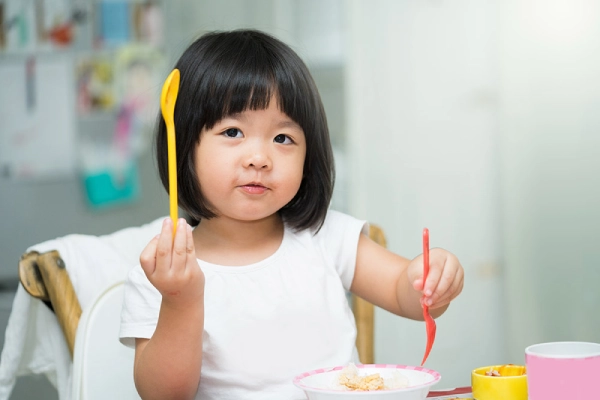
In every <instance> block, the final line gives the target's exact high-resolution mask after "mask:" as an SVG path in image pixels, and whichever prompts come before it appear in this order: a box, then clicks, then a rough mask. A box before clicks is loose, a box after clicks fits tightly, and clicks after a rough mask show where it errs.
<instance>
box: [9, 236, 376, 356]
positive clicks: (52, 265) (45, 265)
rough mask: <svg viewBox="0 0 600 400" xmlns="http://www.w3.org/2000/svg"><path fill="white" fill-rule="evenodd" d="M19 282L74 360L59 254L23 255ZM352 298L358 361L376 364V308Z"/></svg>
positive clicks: (69, 290) (75, 306)
mask: <svg viewBox="0 0 600 400" xmlns="http://www.w3.org/2000/svg"><path fill="white" fill-rule="evenodd" d="M369 236H370V238H371V239H372V240H373V241H375V242H376V243H378V244H380V245H381V246H384V247H385V246H386V239H385V235H384V233H383V231H382V229H381V228H380V227H379V226H377V225H370V229H369ZM19 279H20V281H21V284H22V285H23V287H24V288H25V290H26V291H27V292H28V293H29V294H30V295H31V296H33V297H35V298H38V299H40V300H42V301H43V302H44V303H45V304H46V305H47V306H48V307H50V308H51V309H52V310H53V311H54V313H55V314H56V317H57V319H58V323H59V325H60V327H61V329H62V331H63V333H64V335H65V339H66V341H67V345H68V348H69V351H70V352H71V357H73V351H74V348H75V335H76V332H77V326H78V324H79V319H80V318H81V306H80V304H79V301H78V300H77V296H76V294H75V290H74V288H73V285H72V283H71V280H70V279H69V275H68V273H67V270H66V269H65V263H64V261H63V260H62V258H61V257H60V254H59V253H58V251H55V250H53V251H49V252H46V253H42V254H40V253H38V252H35V251H33V252H29V253H25V254H23V255H22V256H21V260H20V261H19ZM351 297H352V300H351V301H352V310H353V312H354V317H355V320H356V328H357V337H356V347H357V350H358V354H359V359H360V362H361V363H363V364H373V363H374V306H373V304H371V303H369V302H367V301H366V300H364V299H361V298H360V297H357V296H355V295H352V296H351Z"/></svg>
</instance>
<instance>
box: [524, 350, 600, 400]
mask: <svg viewBox="0 0 600 400" xmlns="http://www.w3.org/2000/svg"><path fill="white" fill-rule="evenodd" d="M525 364H526V367H527V386H528V391H529V400H549V399H596V398H599V396H600V392H599V385H598V379H600V378H599V377H600V344H599V343H587V342H554V343H541V344H535V345H533V346H529V347H527V348H526V349H525Z"/></svg>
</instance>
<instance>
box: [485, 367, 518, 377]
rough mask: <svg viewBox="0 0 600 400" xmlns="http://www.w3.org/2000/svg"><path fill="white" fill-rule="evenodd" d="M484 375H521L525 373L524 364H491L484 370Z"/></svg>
mask: <svg viewBox="0 0 600 400" xmlns="http://www.w3.org/2000/svg"><path fill="white" fill-rule="evenodd" d="M485 374H486V376H521V375H525V374H526V369H525V366H523V365H514V364H505V365H500V366H498V367H495V368H494V366H492V367H490V369H489V370H487V371H485Z"/></svg>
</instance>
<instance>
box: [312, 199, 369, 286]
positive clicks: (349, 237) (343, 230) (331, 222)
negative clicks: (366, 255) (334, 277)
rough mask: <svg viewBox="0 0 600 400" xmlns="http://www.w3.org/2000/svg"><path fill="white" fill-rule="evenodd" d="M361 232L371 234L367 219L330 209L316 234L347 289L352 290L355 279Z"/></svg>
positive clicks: (322, 248)
mask: <svg viewBox="0 0 600 400" xmlns="http://www.w3.org/2000/svg"><path fill="white" fill-rule="evenodd" d="M361 233H364V234H366V235H368V234H369V225H368V223H367V222H366V221H363V220H359V219H357V218H354V217H352V216H350V215H347V214H344V213H341V212H339V211H335V210H329V212H328V213H327V217H326V218H325V222H324V223H323V226H322V227H321V230H319V232H318V233H317V234H316V235H315V238H316V239H317V240H318V242H319V246H320V247H321V250H322V251H323V254H325V256H326V257H327V259H328V260H329V262H331V263H332V264H333V265H334V266H335V269H336V271H337V273H338V275H339V276H340V279H341V281H342V285H343V286H344V288H345V289H346V290H350V286H351V285H352V280H353V279H354V270H355V269H356V254H357V251H358V239H359V237H360V234H361Z"/></svg>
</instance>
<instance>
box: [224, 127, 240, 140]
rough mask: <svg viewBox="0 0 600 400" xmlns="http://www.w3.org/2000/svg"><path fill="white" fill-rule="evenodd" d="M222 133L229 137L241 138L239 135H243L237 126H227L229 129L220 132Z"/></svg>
mask: <svg viewBox="0 0 600 400" xmlns="http://www.w3.org/2000/svg"><path fill="white" fill-rule="evenodd" d="M222 135H225V136H227V137H230V138H241V137H244V134H243V133H242V131H240V130H239V129H238V128H229V129H227V130H225V131H224V132H223V133H222Z"/></svg>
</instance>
